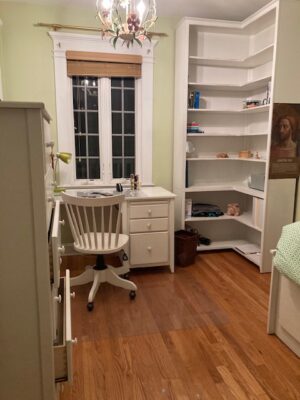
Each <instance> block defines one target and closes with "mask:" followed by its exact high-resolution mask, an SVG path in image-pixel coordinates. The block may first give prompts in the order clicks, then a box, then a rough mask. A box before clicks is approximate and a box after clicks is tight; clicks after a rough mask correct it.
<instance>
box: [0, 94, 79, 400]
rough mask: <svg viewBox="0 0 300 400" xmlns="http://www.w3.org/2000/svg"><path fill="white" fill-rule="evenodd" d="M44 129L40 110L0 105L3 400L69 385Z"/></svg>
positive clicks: (53, 393)
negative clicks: (63, 382)
mask: <svg viewBox="0 0 300 400" xmlns="http://www.w3.org/2000/svg"><path fill="white" fill-rule="evenodd" d="M49 123H50V117H49V115H48V114H47V112H46V111H45V109H44V105H43V104H41V103H13V102H0V127H1V128H0V129H1V135H0V148H1V150H3V151H2V152H1V157H0V176H1V182H2V191H1V196H0V209H1V222H0V237H1V240H0V264H1V279H0V313H1V329H0V343H1V361H0V363H1V364H2V365H1V367H0V369H1V374H0V376H1V377H0V398H1V399H22V400H54V399H56V398H57V392H58V390H57V387H56V382H58V381H60V382H61V381H70V380H71V379H72V372H71V365H72V357H71V352H72V351H71V350H72V344H73V341H72V338H71V307H70V300H71V299H70V297H71V294H70V287H69V277H68V272H67V274H66V278H65V279H64V284H63V285H62V284H61V280H60V279H59V275H60V271H59V265H60V263H59V254H60V251H61V250H60V247H61V246H60V225H61V224H60V222H59V204H58V205H56V207H55V212H54V208H53V206H54V204H53V193H52V192H53V186H52V182H53V175H52V167H51V157H50V152H51V141H50V130H49ZM51 221H52V223H51ZM60 309H62V311H63V312H61V311H60ZM61 331H62V332H64V334H63V335H61V334H60V332H61ZM59 347H60V350H58V348H59ZM58 352H60V357H59V356H57V353H58Z"/></svg>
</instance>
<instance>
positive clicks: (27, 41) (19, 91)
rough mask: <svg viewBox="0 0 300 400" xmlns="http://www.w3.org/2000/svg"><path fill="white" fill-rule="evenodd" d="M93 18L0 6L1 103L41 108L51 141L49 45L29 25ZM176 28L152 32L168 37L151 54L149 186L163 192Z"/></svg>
mask: <svg viewBox="0 0 300 400" xmlns="http://www.w3.org/2000/svg"><path fill="white" fill-rule="evenodd" d="M95 14H96V12H95V9H93V8H92V9H91V8H82V7H75V6H72V7H61V6H40V5H32V4H23V3H14V2H0V19H1V20H2V22H3V27H2V29H1V30H0V57H1V60H0V66H1V69H2V79H3V92H4V99H5V100H8V101H39V102H43V103H45V105H46V108H47V110H48V112H49V113H50V115H51V116H52V117H53V124H52V134H53V137H54V138H55V137H56V113H55V87H54V66H53V57H52V41H51V39H50V38H49V36H48V35H47V29H46V28H36V27H34V26H33V24H35V23H37V22H47V23H62V24H70V25H71V24H73V25H82V26H95V27H98V22H97V20H96V19H95ZM176 23H177V20H176V19H173V18H172V19H171V18H159V19H158V21H157V24H156V26H155V30H156V31H157V32H165V33H167V34H168V37H167V38H161V39H160V40H159V43H158V45H157V46H156V49H155V65H154V109H153V111H154V116H153V182H154V183H155V184H156V185H159V186H163V187H165V188H166V189H172V158H173V93H174V88H173V86H174V30H175V26H176ZM1 31H2V32H1ZM99 40H101V39H99ZM1 41H2V52H1Z"/></svg>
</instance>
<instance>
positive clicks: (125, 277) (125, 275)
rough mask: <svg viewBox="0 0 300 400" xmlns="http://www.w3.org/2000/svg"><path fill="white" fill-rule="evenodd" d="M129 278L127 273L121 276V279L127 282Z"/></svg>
mask: <svg viewBox="0 0 300 400" xmlns="http://www.w3.org/2000/svg"><path fill="white" fill-rule="evenodd" d="M129 276H130V274H129V272H127V273H126V274H124V275H123V279H127V280H129Z"/></svg>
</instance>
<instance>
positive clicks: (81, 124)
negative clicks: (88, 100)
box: [74, 111, 86, 133]
mask: <svg viewBox="0 0 300 400" xmlns="http://www.w3.org/2000/svg"><path fill="white" fill-rule="evenodd" d="M74 125H75V126H74V131H75V133H85V132H86V130H85V113H84V112H76V111H75V112H74Z"/></svg>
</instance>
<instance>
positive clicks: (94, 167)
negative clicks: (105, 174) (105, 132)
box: [89, 158, 100, 179]
mask: <svg viewBox="0 0 300 400" xmlns="http://www.w3.org/2000/svg"><path fill="white" fill-rule="evenodd" d="M99 178H100V162H99V158H91V159H89V179H99Z"/></svg>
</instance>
